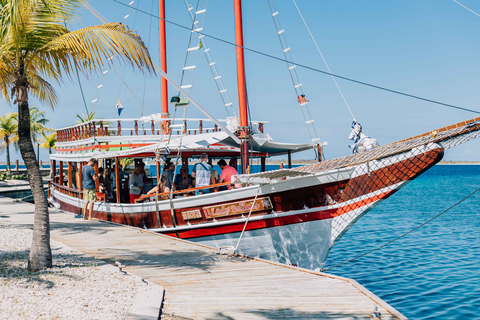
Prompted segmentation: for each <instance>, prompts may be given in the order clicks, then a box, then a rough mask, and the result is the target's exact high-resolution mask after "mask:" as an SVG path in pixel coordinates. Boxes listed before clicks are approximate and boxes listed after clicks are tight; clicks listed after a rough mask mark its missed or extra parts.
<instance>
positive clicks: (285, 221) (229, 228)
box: [161, 190, 396, 239]
mask: <svg viewBox="0 0 480 320" xmlns="http://www.w3.org/2000/svg"><path fill="white" fill-rule="evenodd" d="M395 191H396V190H390V191H387V192H384V193H381V194H379V195H376V196H372V197H370V198H368V199H364V200H360V201H358V202H355V203H352V204H349V205H346V206H343V207H341V208H338V209H328V210H322V211H317V212H310V213H301V214H294V215H291V216H284V217H277V218H268V219H264V220H258V221H250V222H249V223H248V225H247V228H246V229H245V230H256V229H263V228H273V227H280V226H285V225H289V224H297V223H302V222H308V221H315V220H325V219H332V218H335V217H338V216H340V215H342V214H345V213H347V212H349V211H352V210H355V209H358V208H360V207H363V206H365V205H368V204H371V203H372V202H375V201H378V200H380V199H386V198H388V197H389V196H391V195H392V194H393V193H395ZM244 225H245V222H239V223H235V224H230V225H221V226H212V227H209V228H197V229H190V230H185V231H181V230H177V231H176V232H175V231H173V230H172V231H170V230H168V231H167V232H161V233H163V234H165V235H168V236H172V237H177V233H178V236H179V237H180V238H182V239H188V238H197V237H205V236H213V235H218V234H224V233H233V232H241V231H242V229H243V226H244Z"/></svg>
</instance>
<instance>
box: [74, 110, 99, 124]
mask: <svg viewBox="0 0 480 320" xmlns="http://www.w3.org/2000/svg"><path fill="white" fill-rule="evenodd" d="M75 117H77V118H78V119H79V121H76V122H77V124H80V123H84V122H88V121H90V120H93V119H95V111H92V112H89V113H87V115H86V116H85V115H84V114H83V113H82V115H79V114H76V115H75Z"/></svg>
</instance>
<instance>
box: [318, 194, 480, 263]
mask: <svg viewBox="0 0 480 320" xmlns="http://www.w3.org/2000/svg"><path fill="white" fill-rule="evenodd" d="M478 191H480V188H478V189H477V190H475V191H473V192H472V193H470V194H469V195H468V196H466V197H465V198H463V199H462V200H460V201H458V202H457V203H455V204H454V205H452V206H451V207H449V208H448V209H446V210H444V211H442V212H440V213H439V214H437V215H436V216H435V217H433V218H431V219H429V220H427V221H426V222H424V223H422V224H421V225H419V226H418V227H416V228H414V229H412V230H410V231H408V232H407V233H404V234H403V235H401V236H400V237H398V238H395V239H393V240H391V241H389V242H387V243H385V244H383V245H381V246H380V247H377V248H375V249H372V250H370V251H367V252H365V253H362V254H361V255H359V256H357V257H355V258H352V259H350V260H347V261H344V262H342V263H339V264H336V265H334V266H331V267H329V268H325V269H321V270H320V271H321V272H325V271H327V270H330V269H332V268H335V267H338V266H341V265H343V264H346V263H348V262H352V261H354V260H357V259H358V258H361V257H363V256H366V255H367V254H370V253H372V252H374V251H377V250H380V249H382V248H383V247H386V246H388V245H389V244H391V243H393V242H395V241H397V240H398V239H401V238H403V237H405V236H406V235H408V234H410V233H412V232H414V231H415V230H417V229H420V228H421V227H423V226H424V225H426V224H427V223H429V222H431V221H433V220H435V219H437V218H438V217H440V216H441V215H442V214H444V213H445V212H447V211H449V210H450V209H452V208H454V207H456V206H457V205H459V204H460V203H462V202H463V201H465V200H467V199H468V198H470V197H471V196H473V195H474V194H475V193H477V192H478Z"/></svg>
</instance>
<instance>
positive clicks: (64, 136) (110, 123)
mask: <svg viewBox="0 0 480 320" xmlns="http://www.w3.org/2000/svg"><path fill="white" fill-rule="evenodd" d="M174 121H179V119H173V118H165V119H164V120H162V121H160V122H158V123H156V122H155V121H154V120H150V125H149V126H148V125H147V126H145V127H144V128H139V122H140V123H141V122H142V120H141V119H122V120H118V119H94V120H91V121H88V122H84V123H81V124H77V125H74V126H70V127H66V128H62V129H58V130H56V132H57V141H58V142H70V141H77V140H84V139H89V138H93V137H106V136H111V135H113V136H122V131H127V132H128V131H129V132H130V135H131V136H138V135H142V131H143V135H144V136H146V135H150V134H151V135H163V134H170V132H176V134H177V135H180V134H182V133H183V134H185V135H187V134H188V135H191V134H194V135H196V134H197V133H198V134H202V133H205V132H206V133H208V132H217V131H220V128H219V127H218V126H217V125H216V124H215V126H214V127H213V128H205V127H204V125H203V122H204V121H211V120H210V119H185V120H183V123H182V124H174ZM220 121H225V120H220ZM122 122H133V125H134V127H133V128H128V129H127V128H122ZM187 122H188V123H189V124H190V126H191V125H193V128H190V126H188V125H187ZM197 123H198V124H197ZM252 123H254V124H257V125H258V129H259V131H260V132H263V125H264V123H268V121H253V122H252ZM178 126H180V127H181V129H180V130H178V129H176V128H177V127H178ZM187 126H188V129H187ZM148 127H149V128H148ZM139 131H140V132H139ZM127 135H128V133H127Z"/></svg>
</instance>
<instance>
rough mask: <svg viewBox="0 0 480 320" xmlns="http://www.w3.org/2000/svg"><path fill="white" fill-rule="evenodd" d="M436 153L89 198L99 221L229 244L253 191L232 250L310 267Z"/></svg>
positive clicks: (65, 203) (432, 149) (75, 204)
mask: <svg viewBox="0 0 480 320" xmlns="http://www.w3.org/2000/svg"><path fill="white" fill-rule="evenodd" d="M442 156H443V149H442V147H441V146H439V145H438V144H434V143H430V144H428V145H426V146H421V147H417V148H414V149H412V150H410V151H408V152H403V153H400V154H397V155H394V156H390V157H387V158H383V159H380V160H373V161H369V162H366V163H361V164H358V165H354V166H351V167H347V168H341V169H335V170H331V171H327V172H321V173H317V174H312V175H308V176H302V177H292V178H287V179H285V180H282V179H279V180H274V181H270V182H269V183H266V184H260V185H255V186H250V187H245V188H240V189H234V190H229V191H223V192H217V193H210V194H205V195H201V196H196V197H187V198H177V199H174V200H172V201H170V200H165V201H160V202H158V204H155V203H154V202H149V203H141V204H115V203H96V204H95V206H94V210H95V215H96V217H97V218H99V219H102V220H107V221H112V222H116V223H122V224H127V225H132V226H137V227H146V228H148V229H149V230H152V231H156V232H160V233H163V234H166V235H171V236H174V237H180V238H184V239H189V240H192V241H195V242H200V243H203V244H206V245H210V246H213V247H218V248H220V247H224V246H236V243H237V239H238V237H239V235H240V232H241V230H242V229H243V227H244V224H245V221H246V217H245V216H246V215H247V214H248V211H249V210H245V208H247V209H249V208H250V207H248V206H249V205H250V206H251V205H252V203H253V199H254V198H255V195H256V194H257V192H258V199H257V200H259V199H260V201H261V202H262V201H263V202H262V203H263V205H259V207H258V209H256V210H254V212H253V213H252V216H251V218H250V220H249V222H248V225H247V227H246V232H245V235H244V238H243V239H242V241H241V243H240V246H239V248H238V250H237V251H238V252H239V253H242V254H246V255H249V256H253V257H261V258H266V259H270V260H273V261H279V262H283V263H290V264H294V265H298V266H300V267H304V268H311V269H315V268H321V267H322V266H323V264H324V263H325V261H326V258H327V255H328V252H329V250H330V249H331V247H332V246H333V245H334V243H335V242H336V241H338V240H339V239H340V238H341V237H342V236H343V234H345V232H346V231H347V230H348V229H349V228H350V227H351V225H353V223H355V221H357V220H358V219H359V218H360V217H361V216H362V215H364V214H365V213H366V212H367V211H368V210H370V209H372V208H373V207H374V206H375V205H377V204H378V203H379V202H380V201H382V200H384V199H386V198H388V197H389V196H390V195H392V194H393V193H395V192H396V191H397V190H399V189H400V188H401V187H403V186H404V185H405V184H407V183H408V182H409V181H411V180H412V179H414V178H416V177H417V176H418V175H420V174H421V173H422V172H424V171H425V170H427V169H428V168H430V167H431V166H433V165H434V164H435V163H437V162H438V161H440V160H441V158H442ZM52 194H53V198H54V201H56V202H57V203H59V205H60V207H61V208H62V209H64V210H67V211H71V212H77V213H78V212H80V210H81V208H82V207H83V201H82V200H80V199H77V198H74V197H71V196H69V195H67V194H65V193H61V192H59V191H56V190H53V191H52ZM157 206H158V209H157ZM171 207H173V210H172V209H171ZM232 208H233V209H235V210H233V209H232ZM238 208H240V209H238ZM238 210H240V211H238ZM241 210H243V211H241ZM242 214H243V215H242Z"/></svg>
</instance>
